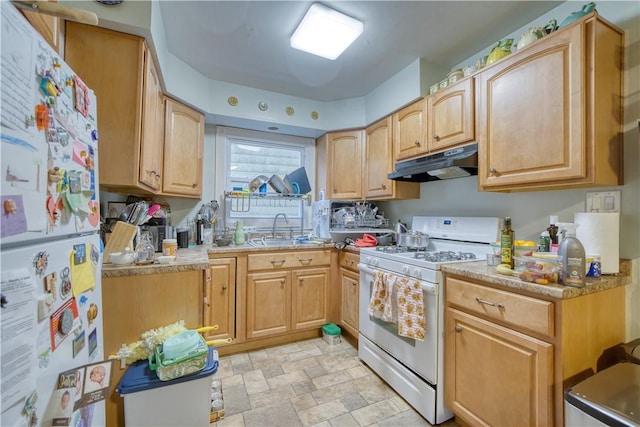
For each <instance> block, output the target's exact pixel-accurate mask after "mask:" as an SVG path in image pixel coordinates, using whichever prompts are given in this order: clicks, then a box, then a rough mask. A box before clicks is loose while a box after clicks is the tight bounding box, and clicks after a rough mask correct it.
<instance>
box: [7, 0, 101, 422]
mask: <svg viewBox="0 0 640 427" xmlns="http://www.w3.org/2000/svg"><path fill="white" fill-rule="evenodd" d="M0 3H1V4H0V7H1V13H0V15H1V31H2V41H1V43H2V45H1V49H0V55H1V57H0V63H1V64H2V67H1V68H2V69H1V81H0V96H1V98H0V100H1V103H2V109H1V113H0V147H1V168H2V169H1V170H0V177H2V183H1V188H2V193H1V195H0V197H1V203H0V209H1V210H2V215H0V228H1V234H0V239H1V240H0V261H1V265H2V273H1V282H0V291H1V294H2V308H0V324H1V328H2V334H1V336H0V339H1V343H0V363H1V365H2V401H1V402H2V403H1V408H2V414H1V420H0V425H43V426H45V425H46V426H50V425H80V424H82V423H84V424H82V425H92V424H93V425H104V423H105V409H104V400H101V399H104V397H105V393H106V389H103V388H101V385H102V384H105V382H108V378H109V373H110V371H109V366H110V365H109V363H105V362H104V350H103V344H102V342H103V336H102V334H103V332H102V331H103V326H102V314H101V312H102V298H101V286H100V284H101V254H100V253H101V242H100V238H99V235H98V231H99V226H100V211H99V200H98V171H97V166H98V145H97V137H98V134H97V125H96V117H97V115H96V100H95V96H94V94H93V92H92V91H91V90H90V89H88V88H87V87H86V86H85V85H84V83H83V82H82V80H81V78H80V77H79V76H77V75H75V74H74V73H73V71H72V70H71V69H70V68H69V67H68V66H67V65H66V64H65V63H64V61H63V60H62V58H61V57H60V56H59V55H58V54H57V53H56V52H55V51H54V50H52V49H51V48H50V47H49V45H48V44H47V43H46V42H45V41H44V39H43V38H42V37H41V36H40V35H39V34H38V33H37V32H36V31H34V30H33V28H32V27H31V25H30V24H29V23H28V22H27V21H26V19H25V18H24V17H23V16H22V15H21V14H20V13H19V12H18V11H17V10H16V9H15V7H14V6H13V5H12V4H11V3H10V2H0ZM101 363H102V368H98V369H96V370H95V374H94V375H90V368H91V366H90V365H92V364H95V365H96V366H97V365H98V364H101ZM94 367H95V366H94ZM105 376H106V379H105V378H104V377H105ZM90 377H91V378H93V379H94V380H95V383H96V390H95V391H90V388H89V387H88V385H89V384H90V382H89V379H90ZM101 381H102V384H100V382H101Z"/></svg>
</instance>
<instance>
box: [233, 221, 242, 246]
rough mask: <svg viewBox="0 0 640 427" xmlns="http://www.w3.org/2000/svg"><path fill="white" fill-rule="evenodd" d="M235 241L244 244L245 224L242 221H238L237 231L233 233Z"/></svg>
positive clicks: (237, 243)
mask: <svg viewBox="0 0 640 427" xmlns="http://www.w3.org/2000/svg"><path fill="white" fill-rule="evenodd" d="M233 243H235V244H236V245H243V244H244V225H243V224H242V221H236V231H235V233H234V234H233Z"/></svg>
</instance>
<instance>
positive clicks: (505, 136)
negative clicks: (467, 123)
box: [475, 13, 623, 191]
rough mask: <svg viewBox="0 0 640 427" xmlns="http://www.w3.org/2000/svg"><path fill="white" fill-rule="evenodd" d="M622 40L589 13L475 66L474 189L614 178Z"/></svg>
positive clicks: (576, 183)
mask: <svg viewBox="0 0 640 427" xmlns="http://www.w3.org/2000/svg"><path fill="white" fill-rule="evenodd" d="M622 46H623V44H622V33H621V32H620V30H618V29H617V28H615V27H613V26H612V25H610V24H609V23H607V22H606V21H604V20H602V19H601V18H600V17H599V16H598V15H597V14H595V13H593V14H590V15H587V16H586V17H585V18H584V19H582V20H580V21H576V22H575V23H573V24H571V25H569V26H567V27H564V28H561V29H560V30H558V31H556V32H555V33H553V34H551V35H549V36H547V37H544V38H543V39H541V40H539V41H537V42H536V43H534V44H532V45H530V46H528V47H526V48H525V49H522V50H519V51H518V52H516V53H513V54H511V55H509V56H508V57H506V58H504V59H502V60H501V61H499V62H497V63H496V64H494V65H492V66H491V67H487V68H486V69H485V70H483V71H481V72H479V73H478V74H476V76H475V78H476V97H477V112H478V113H477V118H478V123H477V137H478V146H479V168H478V175H479V180H478V182H479V186H480V189H481V190H485V191H486V190H488V191H492V190H493V191H510V190H531V189H542V190H544V189H557V188H567V187H583V186H596V185H620V184H621V178H622V176H621V172H620V169H621V159H620V154H621V151H620V150H621V147H620V145H621V142H620V138H621V132H622V127H621V118H622V92H621V87H622V80H621V78H622V58H623V54H622Z"/></svg>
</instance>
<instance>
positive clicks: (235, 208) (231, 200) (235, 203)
mask: <svg viewBox="0 0 640 427" xmlns="http://www.w3.org/2000/svg"><path fill="white" fill-rule="evenodd" d="M224 198H225V200H226V201H227V203H228V206H229V210H230V211H231V212H249V210H250V209H251V205H252V203H253V204H256V203H266V204H267V205H271V206H276V205H278V203H283V202H284V203H287V202H289V201H296V202H298V201H305V202H306V203H307V205H310V204H311V194H289V195H284V194H281V193H269V192H267V193H258V192H254V193H251V192H249V191H246V190H243V191H225V193H224Z"/></svg>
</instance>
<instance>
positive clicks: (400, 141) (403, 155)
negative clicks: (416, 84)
mask: <svg viewBox="0 0 640 427" xmlns="http://www.w3.org/2000/svg"><path fill="white" fill-rule="evenodd" d="M425 102H426V101H425V100H424V98H421V99H420V100H418V101H416V102H414V103H413V104H410V105H408V106H406V107H404V108H403V109H401V110H399V111H397V112H396V113H394V114H393V116H392V117H393V138H394V141H395V147H394V152H395V160H396V161H400V160H404V159H408V158H411V157H415V156H418V155H420V154H425V153H427V152H428V147H427V138H426V124H427V122H426V117H425V115H426V107H425Z"/></svg>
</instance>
